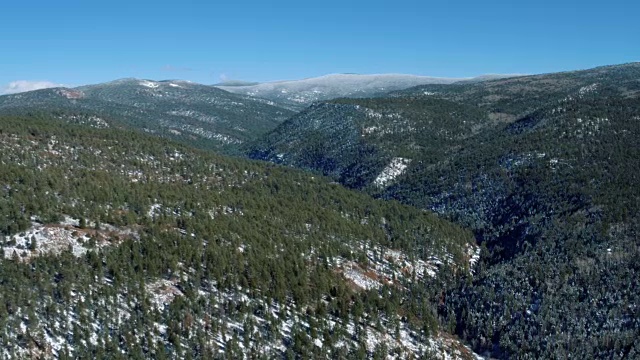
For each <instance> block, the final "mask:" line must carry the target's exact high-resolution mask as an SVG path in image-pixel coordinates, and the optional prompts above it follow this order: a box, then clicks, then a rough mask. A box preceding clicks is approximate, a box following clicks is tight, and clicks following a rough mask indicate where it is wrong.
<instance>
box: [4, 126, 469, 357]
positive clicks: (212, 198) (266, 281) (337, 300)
mask: <svg viewBox="0 0 640 360" xmlns="http://www.w3.org/2000/svg"><path fill="white" fill-rule="evenodd" d="M0 169H1V171H0V185H1V189H0V191H1V194H0V211H1V213H2V216H1V217H0V232H1V234H2V236H1V238H0V244H1V246H2V252H3V255H4V257H3V259H2V260H0V273H2V277H1V278H0V325H1V326H0V329H1V331H0V344H1V346H0V347H1V348H2V350H1V351H2V357H3V358H7V359H9V358H51V357H56V358H61V359H67V358H74V359H75V358H110V359H118V358H123V359H124V358H153V359H162V358H182V359H189V358H229V359H230V358H243V357H244V358H280V357H284V358H329V357H330V358H365V357H373V358H385V357H387V356H390V357H394V358H403V359H404V358H421V357H429V356H438V357H439V356H444V355H443V354H447V356H456V357H462V358H470V357H472V356H473V354H472V353H471V352H470V351H469V350H468V349H467V348H465V347H464V346H462V345H461V344H460V342H459V341H458V340H456V338H455V337H453V336H451V335H448V334H447V330H449V331H451V330H454V328H455V323H451V322H450V323H446V320H445V317H444V316H443V315H438V307H439V304H441V302H442V291H443V290H444V289H445V288H447V287H451V286H453V284H452V282H454V281H455V279H457V278H465V279H469V278H470V276H471V273H472V272H473V271H475V270H474V269H475V267H474V264H475V263H476V262H477V257H478V252H479V249H478V248H477V246H476V245H475V243H474V241H473V236H472V234H471V233H470V232H469V231H468V230H464V229H463V228H461V227H459V226H456V225H453V224H452V223H450V222H448V221H445V220H442V219H440V218H438V217H436V216H435V215H433V214H432V213H430V212H425V211H421V210H418V209H416V208H412V207H409V206H406V205H401V204H399V203H398V202H394V201H380V200H373V199H371V198H370V197H368V196H367V195H364V194H361V193H356V192H353V191H349V190H346V189H344V188H342V187H341V186H339V185H336V184H331V183H329V182H328V181H327V179H325V178H323V177H318V176H312V175H309V174H306V173H303V172H300V171H297V170H290V169H285V168H282V167H278V166H274V165H269V164H264V163H258V162H251V161H247V160H239V159H229V158H224V157H220V156H217V155H213V154H210V153H206V152H203V151H198V150H193V149H191V148H188V147H186V146H184V145H180V144H178V143H172V142H167V141H166V140H164V139H160V138H156V137H153V136H149V135H143V134H140V133H138V132H135V131H130V130H126V129H120V128H117V127H109V128H105V129H96V128H95V127H92V126H86V125H80V124H77V123H68V122H67V121H61V120H56V119H39V118H30V117H2V118H0ZM440 324H443V325H440Z"/></svg>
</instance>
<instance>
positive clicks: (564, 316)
mask: <svg viewBox="0 0 640 360" xmlns="http://www.w3.org/2000/svg"><path fill="white" fill-rule="evenodd" d="M639 90H640V65H639V64H637V63H633V64H626V65H619V66H608V67H601V68H595V69H591V70H585V71H577V72H567V73H559V74H547V75H536V76H527V77H519V78H514V79H502V80H494V81H487V82H483V83H461V84H451V85H425V86H420V87H416V88H412V89H409V90H406V91H400V92H395V93H392V94H390V95H389V96H390V98H375V99H357V100H354V99H344V100H342V99H341V100H334V101H330V102H325V103H319V104H316V105H314V106H313V107H311V108H309V109H308V110H306V111H304V112H302V113H300V114H298V115H296V116H294V117H293V118H292V119H290V120H288V121H287V122H286V123H284V124H282V125H281V126H279V127H278V128H277V129H276V130H274V131H273V132H271V133H269V134H267V135H266V136H265V137H263V138H262V139H261V140H259V141H257V142H255V143H253V144H252V146H251V147H249V148H248V149H247V154H248V156H250V157H253V158H257V159H265V160H269V161H273V162H278V163H282V164H286V165H290V166H294V167H300V168H305V169H310V170H313V171H316V172H318V173H322V174H325V175H328V176H331V177H333V178H334V179H335V180H337V181H339V182H341V183H342V184H344V185H346V186H349V187H353V188H358V189H361V190H363V191H365V192H368V193H370V194H372V195H374V196H377V197H381V198H384V199H394V200H399V201H401V202H403V203H406V204H411V205H415V206H417V207H420V208H424V209H430V210H433V211H436V212H437V213H439V214H441V215H442V216H444V217H446V218H448V219H450V220H452V221H454V222H456V223H458V224H460V225H461V226H464V227H467V228H469V229H472V230H473V232H474V233H475V235H476V238H477V239H478V240H479V242H480V243H482V244H483V246H484V247H485V248H486V252H484V255H483V256H482V261H481V265H480V267H479V273H478V275H477V276H475V277H474V278H473V281H471V282H465V281H463V282H459V283H458V284H457V285H455V286H453V287H451V288H449V289H448V291H447V292H446V296H445V299H444V300H443V303H442V304H441V307H440V309H439V313H440V314H441V315H442V316H444V317H445V318H446V319H447V321H448V322H449V323H452V324H455V326H454V327H455V332H456V333H457V334H458V335H460V336H461V337H463V338H464V339H465V340H466V341H467V342H468V343H470V344H471V345H472V347H473V348H474V350H476V351H478V352H481V353H484V354H487V355H490V356H493V357H497V358H505V359H507V358H532V359H535V358H565V357H569V356H579V357H581V358H635V357H637V356H639V355H638V351H640V344H639V343H638V340H637V339H639V338H640V332H639V331H640V330H639V329H640V323H639V322H638V318H640V316H639V315H640V314H639V305H638V304H639V300H640V299H639V295H638V294H639V293H638V292H637V291H636V290H634V289H635V288H637V287H638V286H639V285H640V284H639V280H638V279H639V276H638V274H639V272H638V271H639V270H640V267H639V265H640V264H639V262H638V261H639V260H638V259H639V255H640V247H639V244H638V242H637V239H638V230H640V213H639V210H640V190H638V189H639V188H638V186H637V184H638V182H639V179H638V172H637V168H638V166H639V165H640V160H638V159H640V153H639V151H640V148H639V147H638V144H639V143H640V92H639ZM301 149H302V150H301Z"/></svg>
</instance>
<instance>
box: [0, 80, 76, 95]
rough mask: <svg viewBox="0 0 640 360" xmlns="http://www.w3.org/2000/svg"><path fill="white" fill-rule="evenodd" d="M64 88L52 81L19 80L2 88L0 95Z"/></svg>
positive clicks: (0, 88)
mask: <svg viewBox="0 0 640 360" xmlns="http://www.w3.org/2000/svg"><path fill="white" fill-rule="evenodd" d="M60 86H64V85H62V84H56V83H53V82H51V81H29V80H17V81H12V82H10V83H9V84H7V85H5V86H0V95H5V94H15V93H21V92H25V91H32V90H40V89H47V88H52V87H60Z"/></svg>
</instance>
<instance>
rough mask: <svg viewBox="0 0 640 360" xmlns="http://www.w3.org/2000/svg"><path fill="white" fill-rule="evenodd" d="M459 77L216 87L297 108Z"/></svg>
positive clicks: (352, 77)
mask: <svg viewBox="0 0 640 360" xmlns="http://www.w3.org/2000/svg"><path fill="white" fill-rule="evenodd" d="M461 80H467V79H463V78H438V77H429V76H418V75H404V74H375V75H359V74H330V75H325V76H320V77H315V78H308V79H302V80H290V81H275V82H266V83H260V84H255V85H244V86H242V85H241V86H233V85H232V86H229V85H226V84H220V85H217V87H218V88H220V89H223V90H226V91H229V92H233V93H237V94H244V95H251V96H256V97H260V98H265V99H269V100H273V101H277V102H280V103H285V104H289V105H292V106H299V107H300V106H304V105H307V104H310V103H312V102H314V101H321V100H328V99H333V98H338V97H370V96H374V95H378V94H383V93H386V92H388V91H394V90H401V89H406V88H409V87H412V86H417V85H425V84H451V83H454V82H457V81H461Z"/></svg>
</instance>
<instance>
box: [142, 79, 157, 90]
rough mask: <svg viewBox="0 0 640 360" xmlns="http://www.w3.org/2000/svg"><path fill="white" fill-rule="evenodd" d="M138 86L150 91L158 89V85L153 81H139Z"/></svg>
mask: <svg viewBox="0 0 640 360" xmlns="http://www.w3.org/2000/svg"><path fill="white" fill-rule="evenodd" d="M138 84H140V85H141V86H145V87H148V88H151V89H156V88H158V87H160V84H158V83H157V82H155V81H149V80H142V81H140V82H139V83H138Z"/></svg>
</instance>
